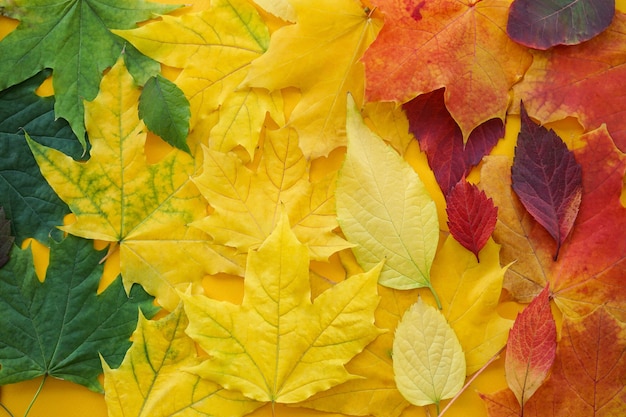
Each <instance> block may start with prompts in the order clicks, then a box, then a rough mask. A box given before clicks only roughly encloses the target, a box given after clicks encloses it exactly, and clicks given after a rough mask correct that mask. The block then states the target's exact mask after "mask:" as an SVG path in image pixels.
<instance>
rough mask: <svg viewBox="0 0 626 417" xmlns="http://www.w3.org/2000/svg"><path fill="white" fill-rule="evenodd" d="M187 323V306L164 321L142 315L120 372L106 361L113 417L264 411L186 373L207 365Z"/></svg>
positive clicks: (224, 416) (220, 416) (233, 416)
mask: <svg viewBox="0 0 626 417" xmlns="http://www.w3.org/2000/svg"><path fill="white" fill-rule="evenodd" d="M187 323H188V320H187V317H186V316H185V314H184V312H183V309H182V306H180V307H178V308H176V309H175V310H174V311H173V312H172V313H170V314H169V315H168V316H166V317H164V318H162V319H160V320H158V321H151V320H147V319H146V318H145V317H144V316H143V315H142V314H140V315H139V322H138V323H137V329H136V330H135V332H134V333H133V344H132V346H131V347H130V349H129V350H128V351H127V352H126V356H125V357H124V360H123V361H122V364H121V365H120V367H119V368H117V369H111V368H110V367H109V366H108V365H107V363H106V362H105V361H104V360H102V368H103V369H104V392H105V397H104V398H105V401H106V403H107V409H108V412H109V417H121V416H124V417H131V416H132V417H169V416H190V415H198V414H203V415H210V416H213V417H238V416H243V415H246V414H248V413H250V412H252V411H253V410H255V409H256V408H258V407H260V406H261V405H262V404H260V403H258V402H256V401H252V400H249V399H247V398H245V397H244V396H243V395H241V394H240V393H236V392H233V391H228V390H226V389H224V388H222V387H220V386H219V385H217V384H216V383H214V382H211V381H207V380H204V379H201V378H200V377H198V376H197V375H194V374H192V373H189V372H185V370H184V369H185V368H186V367H190V366H195V365H197V364H198V363H200V362H201V359H200V358H199V357H198V356H197V355H196V345H195V343H194V342H193V340H191V339H190V338H189V336H187V335H185V328H186V327H187Z"/></svg>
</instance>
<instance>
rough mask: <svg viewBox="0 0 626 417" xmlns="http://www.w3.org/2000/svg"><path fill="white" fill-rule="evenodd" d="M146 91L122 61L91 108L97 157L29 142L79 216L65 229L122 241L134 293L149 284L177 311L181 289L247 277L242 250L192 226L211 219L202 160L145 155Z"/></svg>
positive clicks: (88, 115) (124, 268)
mask: <svg viewBox="0 0 626 417" xmlns="http://www.w3.org/2000/svg"><path fill="white" fill-rule="evenodd" d="M139 94H140V91H139V89H138V88H137V87H136V86H135V85H134V82H133V79H132V78H131V76H130V75H129V74H128V72H127V71H126V68H125V66H124V64H123V62H122V61H121V60H118V62H117V64H116V65H115V66H114V67H113V68H111V70H110V71H109V73H108V74H107V75H106V76H105V77H104V78H103V79H102V83H101V85H100V93H99V94H98V96H97V97H96V99H95V100H94V101H92V102H86V103H85V124H86V127H87V132H88V133H89V139H90V141H91V144H92V148H91V158H90V159H89V160H88V161H86V162H77V161H74V160H73V159H72V158H70V157H69V156H67V155H65V154H63V153H61V152H59V151H56V150H54V149H51V148H47V147H45V146H42V145H40V144H38V143H37V142H35V141H33V140H29V142H28V143H29V146H30V148H31V150H32V152H33V155H34V156H35V159H36V160H37V163H38V164H39V167H40V169H41V172H42V174H43V176H44V177H45V178H46V180H47V181H48V182H49V183H50V185H51V186H52V188H53V189H54V190H55V192H56V193H57V194H58V195H59V197H60V198H61V199H62V200H63V201H65V203H67V205H68V206H69V207H70V209H71V210H72V212H73V213H74V214H75V215H76V221H75V222H74V223H72V224H69V225H67V226H64V227H63V228H62V229H63V230H64V231H66V232H68V233H71V234H73V235H76V236H81V237H84V238H87V239H99V240H104V241H107V242H119V245H120V263H121V273H122V278H123V280H124V285H125V287H126V288H127V290H128V289H129V288H130V286H131V285H132V283H139V284H141V285H142V286H143V287H144V288H145V289H146V291H147V292H148V293H150V294H152V295H154V296H155V297H156V298H157V299H158V301H159V303H160V304H161V305H162V306H163V307H165V308H167V309H170V310H171V309H173V308H174V307H176V305H177V303H178V295H177V293H176V288H179V289H185V288H186V287H187V286H188V285H189V284H190V283H192V284H193V285H194V287H195V288H198V289H199V288H200V281H201V280H202V278H203V276H204V275H205V274H207V273H217V272H231V273H240V272H241V264H240V263H239V262H240V261H239V260H238V258H236V256H235V254H234V251H227V250H226V249H225V248H221V247H218V246H216V245H211V244H210V243H209V240H208V239H209V238H208V236H207V235H206V234H205V233H203V232H202V231H200V230H199V229H197V228H193V227H190V226H189V224H190V223H192V222H193V221H195V220H198V219H200V218H202V217H204V215H205V214H206V201H205V200H204V198H203V197H202V195H201V194H200V192H199V191H198V189H197V188H196V186H195V185H194V183H193V182H192V181H191V178H190V177H191V175H192V174H193V173H194V172H195V171H196V167H195V165H194V160H193V159H192V158H191V157H190V156H189V155H188V154H186V153H185V152H182V151H180V150H177V149H174V150H172V151H171V152H169V153H168V154H167V155H166V156H165V157H164V158H163V159H162V160H160V161H159V162H157V163H154V164H149V163H148V162H147V161H146V156H145V154H144V146H145V141H146V128H145V126H144V124H143V122H141V121H140V120H139V118H138V111H137V100H138V98H139Z"/></svg>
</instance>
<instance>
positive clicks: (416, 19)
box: [363, 0, 531, 141]
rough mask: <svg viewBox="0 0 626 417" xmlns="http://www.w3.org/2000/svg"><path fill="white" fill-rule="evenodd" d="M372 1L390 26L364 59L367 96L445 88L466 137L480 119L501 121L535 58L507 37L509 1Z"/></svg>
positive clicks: (404, 97)
mask: <svg viewBox="0 0 626 417" xmlns="http://www.w3.org/2000/svg"><path fill="white" fill-rule="evenodd" d="M372 3H373V5H374V6H377V7H378V8H379V10H381V11H382V12H383V13H384V15H385V26H384V27H383V29H382V30H381V32H380V34H379V35H378V37H377V38H376V41H375V42H374V43H373V44H372V46H371V47H370V48H369V49H368V50H367V52H366V53H365V56H364V58H363V59H364V62H365V69H366V79H367V91H366V96H367V99H368V100H369V101H380V100H385V101H399V102H401V103H404V102H407V101H409V100H411V99H413V98H414V97H416V96H418V95H419V94H422V93H428V92H431V91H434V90H437V89H439V88H441V87H445V94H444V97H445V104H446V107H447V108H448V109H449V111H450V114H451V115H452V117H453V118H454V120H455V121H456V122H457V123H458V125H459V126H460V128H461V132H462V137H463V139H464V141H467V139H468V137H469V135H470V133H471V132H472V130H474V129H475V128H476V127H477V126H479V125H481V124H482V123H485V122H487V121H488V120H490V119H494V118H497V119H500V120H504V116H505V112H506V110H507V106H508V97H507V94H508V91H509V89H510V88H511V86H512V85H513V84H514V83H516V82H517V81H519V79H520V78H521V77H522V75H523V74H524V72H525V71H526V69H527V68H528V66H529V65H530V63H531V56H530V54H529V53H528V52H527V50H526V49H525V48H523V47H521V46H520V45H518V44H516V43H515V42H513V41H512V40H511V39H510V38H509V37H508V36H507V35H506V31H505V27H506V20H507V14H508V7H509V2H508V1H503V0H484V1H479V2H477V1H455V0H439V1H417V0H413V1H411V0H407V1H402V2H398V1H395V0H376V1H373V2H372ZM444 63H445V65H443V64H444Z"/></svg>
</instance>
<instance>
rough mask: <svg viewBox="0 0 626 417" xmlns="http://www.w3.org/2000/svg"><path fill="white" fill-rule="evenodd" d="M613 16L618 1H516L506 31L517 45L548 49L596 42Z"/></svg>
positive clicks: (511, 8)
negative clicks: (591, 40) (596, 37)
mask: <svg viewBox="0 0 626 417" xmlns="http://www.w3.org/2000/svg"><path fill="white" fill-rule="evenodd" d="M613 16H615V0H514V1H513V3H511V7H510V9H509V20H508V22H507V26H506V31H507V33H508V35H509V37H510V38H511V39H513V40H514V41H515V42H518V43H520V44H522V45H525V46H529V47H531V48H535V49H548V48H550V47H552V46H555V45H576V44H579V43H581V42H584V41H586V40H589V39H591V38H593V37H594V36H596V35H597V34H599V33H600V32H602V31H603V30H604V29H606V28H607V27H608V26H609V25H610V24H611V21H612V20H613Z"/></svg>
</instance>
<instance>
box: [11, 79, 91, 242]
mask: <svg viewBox="0 0 626 417" xmlns="http://www.w3.org/2000/svg"><path fill="white" fill-rule="evenodd" d="M48 75H50V72H49V71H42V72H40V73H39V74H37V75H36V76H34V77H32V78H30V79H28V80H26V81H24V82H22V83H20V84H18V85H16V86H14V87H11V88H9V89H7V90H4V91H2V92H0V205H2V206H3V207H4V209H5V211H6V215H7V216H8V218H10V219H11V227H12V229H13V233H14V235H15V240H16V242H17V244H18V245H21V244H22V242H23V241H24V239H27V238H31V237H32V238H35V239H37V240H38V241H40V242H47V241H48V238H49V236H52V238H54V239H57V240H60V239H61V238H62V232H61V231H60V230H58V229H56V226H59V225H62V224H63V217H64V216H65V215H66V214H68V213H69V211H70V210H69V208H68V207H67V205H66V204H65V203H64V202H63V201H62V200H61V199H60V198H59V197H58V196H57V195H56V194H55V193H54V191H53V190H52V188H50V186H49V185H48V183H47V182H46V180H45V179H44V178H43V177H42V175H41V172H40V171H39V167H38V166H37V163H36V162H35V159H34V158H33V155H32V153H31V151H30V149H29V148H28V145H27V144H26V141H25V140H24V131H26V132H29V133H30V135H31V137H32V138H33V139H34V140H36V141H37V142H39V143H41V144H44V145H46V146H50V147H53V148H56V149H59V150H62V151H63V152H65V153H67V154H68V155H71V156H73V157H74V158H80V156H81V155H82V153H83V149H82V147H81V146H80V144H79V143H78V141H77V140H76V136H74V134H73V133H72V130H71V129H70V127H69V125H68V124H67V122H66V121H65V120H63V119H57V120H55V115H54V108H53V107H54V98H53V97H39V96H37V95H36V94H35V89H36V88H37V87H38V86H39V85H40V84H41V83H42V82H43V80H44V79H45V78H46V76H48Z"/></svg>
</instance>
